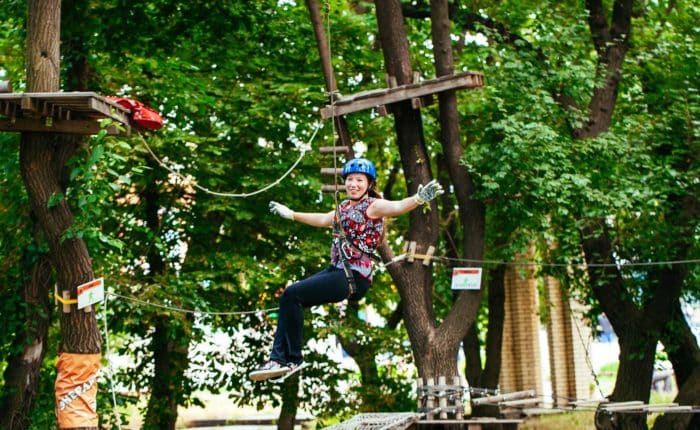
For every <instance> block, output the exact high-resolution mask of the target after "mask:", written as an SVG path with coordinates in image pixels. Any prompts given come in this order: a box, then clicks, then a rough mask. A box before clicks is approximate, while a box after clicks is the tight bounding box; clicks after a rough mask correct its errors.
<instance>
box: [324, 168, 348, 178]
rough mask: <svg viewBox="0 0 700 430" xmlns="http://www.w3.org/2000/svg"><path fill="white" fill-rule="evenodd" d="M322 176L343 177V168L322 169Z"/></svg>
mask: <svg viewBox="0 0 700 430" xmlns="http://www.w3.org/2000/svg"><path fill="white" fill-rule="evenodd" d="M321 174H322V175H324V176H336V175H337V176H341V175H342V174H343V168H342V167H321Z"/></svg>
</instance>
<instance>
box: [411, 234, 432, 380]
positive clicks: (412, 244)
mask: <svg viewBox="0 0 700 430" xmlns="http://www.w3.org/2000/svg"><path fill="white" fill-rule="evenodd" d="M415 259H416V242H414V241H411V242H409V244H408V259H407V261H408V262H409V263H413V261H414V260H415ZM428 385H432V384H428Z"/></svg>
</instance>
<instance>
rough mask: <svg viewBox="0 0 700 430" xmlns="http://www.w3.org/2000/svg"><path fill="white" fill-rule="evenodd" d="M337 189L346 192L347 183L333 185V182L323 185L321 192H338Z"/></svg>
mask: <svg viewBox="0 0 700 430" xmlns="http://www.w3.org/2000/svg"><path fill="white" fill-rule="evenodd" d="M336 190H337V191H340V192H342V193H344V192H345V185H332V184H323V185H321V192H323V193H334V192H336Z"/></svg>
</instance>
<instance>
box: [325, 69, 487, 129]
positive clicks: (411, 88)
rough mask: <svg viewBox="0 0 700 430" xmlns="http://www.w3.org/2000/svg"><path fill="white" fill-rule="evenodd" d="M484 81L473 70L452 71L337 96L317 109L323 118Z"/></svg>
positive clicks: (468, 86) (461, 87)
mask: <svg viewBox="0 0 700 430" xmlns="http://www.w3.org/2000/svg"><path fill="white" fill-rule="evenodd" d="M483 85H484V75H482V74H481V73H476V72H464V73H459V74H456V75H448V76H441V77H439V78H436V79H430V80H426V81H422V82H418V83H412V84H407V85H400V86H397V87H394V88H388V89H387V88H380V89H377V90H370V91H364V92H361V93H358V94H355V95H352V96H347V97H340V98H339V99H338V100H336V101H335V103H334V104H333V105H327V106H325V107H324V108H322V109H321V117H322V118H323V119H327V118H331V117H333V116H339V115H346V114H348V113H352V112H358V111H362V110H366V109H372V108H376V107H378V106H382V105H389V104H392V103H398V102H401V101H404V100H410V99H413V98H417V97H422V96H426V95H428V94H435V93H440V92H443V91H449V90H459V89H465V88H479V87H482V86H483Z"/></svg>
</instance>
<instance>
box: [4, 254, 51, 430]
mask: <svg viewBox="0 0 700 430" xmlns="http://www.w3.org/2000/svg"><path fill="white" fill-rule="evenodd" d="M28 272H29V273H28V275H27V279H26V280H25V282H24V283H23V284H24V285H23V286H22V289H23V292H22V296H23V299H24V303H26V307H22V308H21V309H22V312H21V313H22V314H23V315H21V316H20V318H22V317H23V318H22V319H23V320H24V325H23V330H21V331H19V332H18V333H17V334H16V336H15V338H14V341H13V342H12V348H11V350H12V351H17V353H14V354H12V355H11V356H10V357H8V358H7V368H6V369H5V373H4V380H5V385H4V386H3V388H2V397H1V398H0V410H1V411H3V413H2V415H0V428H1V429H5V430H24V429H26V428H28V427H29V426H30V424H31V421H32V420H31V411H32V408H33V406H34V401H35V400H36V397H37V394H38V392H37V386H38V384H39V377H40V373H39V371H40V369H41V363H42V362H43V360H44V355H45V353H46V341H47V335H48V331H49V325H50V323H51V307H50V302H49V293H50V292H51V273H52V269H51V262H50V261H49V257H48V255H46V254H39V255H38V256H36V261H34V262H33V264H32V267H30V268H29V270H28Z"/></svg>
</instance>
